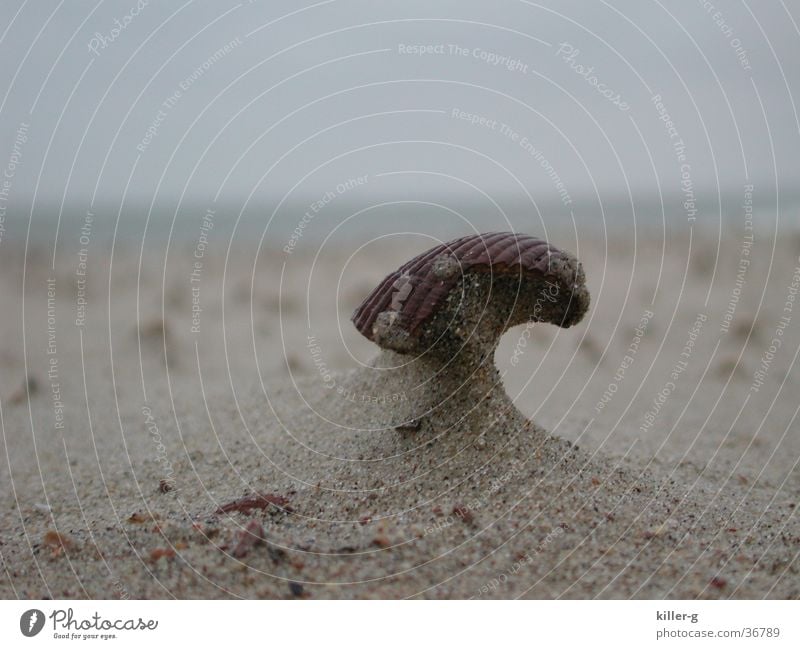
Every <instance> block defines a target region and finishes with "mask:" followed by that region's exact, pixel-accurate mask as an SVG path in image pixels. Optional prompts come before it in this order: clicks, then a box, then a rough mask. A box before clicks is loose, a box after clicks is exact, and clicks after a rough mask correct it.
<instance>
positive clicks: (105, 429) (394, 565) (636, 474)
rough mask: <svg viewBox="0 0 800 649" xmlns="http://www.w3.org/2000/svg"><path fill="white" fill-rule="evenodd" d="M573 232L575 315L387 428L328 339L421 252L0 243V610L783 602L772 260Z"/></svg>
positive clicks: (343, 340) (786, 241)
mask: <svg viewBox="0 0 800 649" xmlns="http://www.w3.org/2000/svg"><path fill="white" fill-rule="evenodd" d="M459 234H463V233H453V236H457V235H459ZM531 234H537V233H536V232H531ZM582 236H584V238H583V239H581V240H579V241H575V240H574V235H570V234H569V232H567V231H565V232H563V233H559V232H556V233H553V234H552V235H551V240H552V241H553V242H554V243H555V244H556V245H559V246H561V247H564V248H567V249H570V250H572V251H574V252H577V253H578V256H579V257H580V259H581V261H582V262H583V264H584V267H585V269H586V275H587V284H588V286H589V290H590V292H591V295H592V306H591V309H590V311H589V313H588V315H587V316H586V318H585V319H584V320H583V322H581V323H580V324H578V325H576V326H575V327H573V328H571V329H565V330H562V329H558V328H556V327H554V326H552V325H546V324H536V325H534V326H533V327H526V326H525V325H522V326H520V327H516V328H514V329H512V330H511V331H510V332H508V333H507V334H506V335H505V336H504V338H503V339H502V341H501V343H500V347H499V349H498V350H497V352H496V354H495V363H496V366H497V370H496V371H497V374H496V377H497V378H498V379H499V385H498V389H497V390H492V391H490V392H489V393H488V395H486V394H481V393H480V390H479V388H480V385H481V384H475V385H472V384H471V385H467V386H465V389H464V392H463V393H461V394H459V395H458V396H457V398H450V399H446V400H445V401H444V402H445V404H446V405H444V406H441V407H440V408H439V410H438V413H437V414H436V415H435V416H432V417H428V418H423V420H422V421H420V422H414V423H413V424H412V425H407V426H405V427H401V429H400V430H397V429H395V426H396V425H397V424H398V423H402V421H403V419H404V417H403V413H404V412H406V411H407V409H408V406H409V403H411V401H410V400H413V399H415V398H417V397H415V396H414V394H417V395H419V394H420V393H419V390H416V391H414V390H412V389H411V388H409V387H408V386H405V387H404V385H403V382H402V381H398V380H393V379H391V378H387V377H388V376H389V375H388V374H387V373H386V372H381V371H380V370H379V369H376V366H377V367H381V366H384V367H385V366H386V364H387V363H391V362H392V361H393V360H397V358H396V357H391V356H387V355H384V356H382V357H381V358H380V360H376V355H377V354H378V348H377V347H376V346H375V345H374V344H373V343H371V342H369V341H367V340H365V339H364V338H363V337H361V336H360V335H359V334H358V332H356V331H355V329H354V328H353V326H352V324H351V323H350V321H349V316H350V314H351V312H352V310H353V309H354V308H355V307H356V306H357V305H358V303H359V301H360V300H361V299H363V297H364V296H365V295H366V294H367V293H368V292H369V291H370V290H371V289H372V287H373V286H375V285H376V284H377V282H378V281H379V280H380V279H382V277H383V276H384V275H386V274H388V272H390V271H391V270H394V269H395V268H396V267H397V266H399V265H400V264H401V263H402V262H404V261H405V260H407V259H408V258H410V257H412V256H413V255H415V254H417V253H419V252H421V251H422V250H423V249H425V248H426V247H428V245H429V244H426V243H424V242H422V241H421V239H416V240H415V239H413V238H409V240H408V241H403V242H402V243H398V242H397V241H392V242H391V245H390V244H388V243H386V244H384V245H380V244H374V245H371V246H368V247H367V248H365V249H364V251H362V252H360V253H359V254H358V255H356V256H355V257H352V258H351V252H352V250H351V249H349V248H348V247H347V246H340V247H327V248H324V249H323V250H321V251H320V252H319V255H318V256H316V253H317V251H316V249H315V248H314V247H313V246H310V245H306V243H307V242H305V243H302V245H299V246H298V248H297V249H296V250H295V251H293V253H292V254H291V255H288V256H287V255H286V254H285V253H282V252H281V246H280V245H278V242H276V243H275V244H267V245H266V246H265V247H264V248H262V249H261V250H257V249H256V248H255V246H254V245H252V244H250V243H247V242H244V241H242V242H240V243H237V245H236V247H235V251H234V253H233V254H232V255H231V256H230V258H229V261H228V264H227V266H226V264H225V253H226V248H227V246H226V242H223V241H216V242H213V245H211V244H210V245H209V249H208V250H207V251H206V254H205V255H204V257H203V260H202V268H201V273H200V274H199V275H198V281H197V282H192V281H191V272H192V270H193V269H194V268H195V267H194V266H193V264H194V261H195V260H196V258H195V257H194V256H193V255H194V245H193V243H192V242H188V243H179V244H178V245H174V246H173V247H172V248H171V249H170V250H169V253H168V254H166V251H165V249H164V248H163V247H162V248H158V246H149V247H148V249H147V250H146V251H145V253H144V254H143V256H142V259H141V266H140V258H139V248H138V247H137V245H136V244H135V243H133V242H127V243H126V242H117V243H116V244H115V246H114V249H113V256H112V249H111V245H110V243H108V242H104V241H102V240H100V239H96V240H94V241H93V242H92V244H91V246H90V248H89V251H88V257H87V258H86V259H85V261H84V263H85V270H86V275H85V276H83V275H80V274H79V273H78V270H79V268H80V267H81V266H80V264H81V258H80V256H79V248H78V247H75V248H74V249H73V248H70V246H69V245H66V246H65V249H64V250H63V251H62V252H61V253H59V256H58V257H57V260H56V267H55V269H54V270H50V257H51V255H52V249H51V248H48V247H47V246H44V245H42V246H37V245H34V246H32V247H31V248H30V249H29V250H28V252H27V263H23V262H24V259H25V256H24V255H25V253H24V249H23V248H22V247H18V246H17V245H16V244H15V243H14V242H12V241H10V240H5V241H4V242H3V249H2V251H1V252H0V296H2V303H3V304H4V305H5V308H6V315H5V316H4V318H3V320H2V322H1V323H0V327H1V329H0V367H1V368H2V371H1V372H0V415H1V416H2V418H1V420H0V424H1V425H2V436H3V456H4V459H3V462H2V463H0V481H2V482H1V484H2V486H3V489H2V492H0V493H2V502H0V556H1V557H2V567H3V570H2V571H1V572H0V596H2V597H4V598H11V597H24V598H63V597H76V598H81V597H90V598H171V597H177V598H216V597H242V598H273V597H279V598H289V597H298V598H366V597H370V598H408V597H422V598H486V597H491V598H516V597H527V598H595V597H597V598H632V597H633V598H730V597H735V598H764V597H766V598H796V597H798V596H800V578H798V570H800V565H799V564H798V553H799V552H800V524H798V516H797V514H796V503H797V501H798V494H799V493H800V478H799V475H800V474H799V473H798V470H797V463H798V459H800V435H798V429H799V424H798V420H797V413H798V404H797V398H796V395H797V391H798V373H797V370H796V358H797V352H798V349H800V335H798V332H799V331H800V313H798V312H797V311H796V310H795V308H796V309H798V310H800V306H797V307H794V306H791V305H794V302H793V301H792V300H790V299H789V297H790V295H791V294H792V289H791V287H792V283H793V281H794V280H793V277H794V275H795V273H798V272H800V271H798V270H796V269H797V268H798V266H800V261H799V260H798V257H797V255H798V246H797V243H798V240H797V238H796V237H792V236H785V237H781V238H779V240H778V241H777V242H775V241H773V240H772V239H771V238H770V237H769V236H762V235H759V237H757V239H756V243H755V245H754V246H753V249H752V253H751V254H750V255H749V256H748V259H749V260H751V263H750V264H749V265H748V266H747V269H746V272H745V274H744V275H741V273H740V270H741V259H742V252H741V249H742V248H741V243H742V239H741V236H740V235H739V233H737V232H735V231H730V232H729V233H728V234H726V235H725V237H724V238H723V239H722V241H718V240H717V239H716V237H715V236H713V234H708V233H706V234H702V233H695V236H694V237H693V238H692V240H691V241H690V240H689V238H688V236H685V235H681V236H677V235H670V236H669V237H668V239H667V240H666V241H662V239H661V238H660V237H659V236H657V234H653V235H644V234H642V233H641V232H640V233H639V234H638V238H637V240H636V242H635V245H633V242H632V241H631V240H629V239H628V238H626V236H623V235H622V234H620V235H618V236H616V238H614V239H611V238H609V240H607V241H606V240H603V238H602V237H597V235H596V234H593V233H587V234H585V235H582ZM773 245H774V249H773ZM718 248H719V258H718V259H717V254H716V253H717V249H718ZM284 262H286V265H285V267H284ZM23 269H24V270H25V277H24V283H25V284H24V285H25V290H24V292H23V288H22V287H23ZM254 271H255V274H254ZM84 277H85V278H86V280H87V281H86V284H85V285H83V284H80V283H79V282H78V280H80V279H83V278H84ZM737 278H738V280H739V282H740V283H739V285H738V287H737ZM742 278H743V279H742ZM49 280H54V281H52V282H50V283H48V282H49ZM193 288H195V289H197V291H196V292H195V293H193V291H192V289H193ZM48 290H49V291H50V292H51V301H50V304H48ZM733 296H736V298H737V299H736V300H735V301H734V300H733ZM81 297H84V298H85V304H81V302H80V300H79V298H81ZM23 298H24V300H23ZM193 300H194V306H195V307H196V308H195V310H194V311H193V310H192V307H193ZM81 307H85V311H82V308H81ZM197 308H199V309H201V310H200V311H198V310H197ZM48 309H50V313H49V314H48ZM726 314H728V316H726ZM48 316H50V319H49V318H48ZM787 318H788V320H787ZM193 319H194V320H193ZM76 320H77V322H76ZM193 327H194V328H195V330H194V331H193ZM778 332H780V333H778ZM774 340H780V342H779V343H778V345H779V348H777V347H776V348H775V350H774V353H772V352H770V346H775V343H774V342H773V341H774ZM400 358H402V357H400ZM370 364H371V365H370ZM53 368H55V369H53ZM487 371H489V370H488V369H487ZM494 371H495V370H494V369H491V372H490V373H493V372H494ZM761 371H763V374H761V373H759V372H761ZM494 376H495V375H494V374H491V376H489V377H488V379H487V380H489V382H490V383H491V382H492V377H494ZM395 378H396V377H395ZM26 383H27V386H28V388H32V389H29V390H25V389H22V388H24V386H25V385H26ZM411 387H412V388H413V386H411ZM437 390H438V391H439V392H438V393H442V391H444V392H445V393H446V392H447V382H446V381H438V382H433V383H432V384H431V386H430V389H429V390H427V391H425V392H424V394H425V399H428V400H430V401H431V402H436V401H437V399H436V395H437ZM28 393H29V394H28ZM604 394H605V397H604ZM484 397H485V398H484ZM243 498H245V499H247V498H249V500H244V501H240V502H238V507H237V508H238V509H239V510H240V511H235V510H231V508H230V507H227V508H225V509H227V510H228V511H224V512H223V511H220V508H222V507H223V506H224V505H226V504H230V503H236V502H237V501H238V499H243Z"/></svg>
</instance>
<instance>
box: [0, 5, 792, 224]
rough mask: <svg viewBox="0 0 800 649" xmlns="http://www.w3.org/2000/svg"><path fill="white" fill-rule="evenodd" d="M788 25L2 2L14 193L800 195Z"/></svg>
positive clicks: (616, 14)
mask: <svg viewBox="0 0 800 649" xmlns="http://www.w3.org/2000/svg"><path fill="white" fill-rule="evenodd" d="M142 4H144V3H142ZM304 7H307V9H304ZM18 10H19V11H18ZM126 16H127V17H126ZM115 21H119V24H122V25H124V28H123V29H119V28H118V26H117V23H115ZM798 22H800V8H798V7H797V4H796V3H784V2H781V1H780V0H767V1H765V2H758V3H757V2H754V1H753V0H749V1H747V2H744V1H743V2H733V1H723V0H715V2H714V3H713V4H712V3H709V2H702V1H701V2H697V1H689V0H684V1H680V2H678V1H670V2H663V3H659V2H650V1H648V0H635V1H633V0H631V1H619V0H614V1H612V2H608V3H604V2H591V3H590V2H574V1H569V2H565V1H564V0H558V1H557V2H556V1H552V2H542V3H533V2H521V1H513V0H507V1H502V2H492V3H489V2H480V1H472V0H470V1H464V0H459V1H457V2H456V1H450V2H430V1H427V2H419V1H417V0H403V1H402V2H381V3H377V2H372V1H352V0H331V1H330V2H318V3H316V4H314V3H313V2H308V3H307V4H301V3H298V2H294V1H292V2H289V1H276V2H243V3H236V2H225V1H220V2H187V3H185V4H181V3H179V2H158V3H156V2H154V1H151V2H150V3H149V4H147V5H146V6H142V7H141V9H138V8H137V0H122V1H113V2H101V3H96V2H91V1H89V0H73V1H71V2H60V3H59V2H55V1H53V0H37V1H36V2H33V1H29V2H26V3H19V2H10V1H8V0H6V2H4V11H3V13H2V17H0V35H2V42H0V60H2V61H3V65H2V66H0V91H2V93H3V97H2V98H1V99H2V106H1V108H0V164H2V165H3V167H4V169H5V170H8V166H7V164H6V162H7V161H8V162H9V164H11V165H12V166H13V167H14V168H13V169H12V178H11V181H12V182H11V187H10V188H7V190H8V191H7V200H6V203H7V206H8V209H9V211H11V210H12V209H19V210H23V211H25V212H27V211H28V210H29V209H30V207H31V204H32V201H33V196H34V192H36V204H35V205H36V206H37V207H38V206H51V205H53V204H56V205H58V204H60V203H61V201H62V200H64V201H65V204H66V205H67V206H69V207H70V208H76V209H79V210H82V209H85V208H86V207H87V206H88V205H90V203H91V202H92V200H93V199H94V201H95V203H94V204H95V205H97V204H102V205H106V204H110V205H113V206H118V205H119V203H120V201H121V199H122V196H123V194H124V192H125V191H126V187H127V197H128V201H129V202H131V203H139V202H141V201H145V204H149V201H150V200H151V199H152V198H153V197H155V199H156V205H159V206H162V205H165V206H168V207H169V208H172V207H173V206H174V205H175V204H177V201H178V200H179V199H181V200H182V201H184V202H187V203H192V204H200V205H209V204H211V203H212V202H213V201H214V200H215V199H218V202H219V203H222V204H232V205H235V206H236V207H240V206H241V205H242V204H243V203H244V201H245V200H246V199H247V198H248V196H250V194H251V193H252V196H253V198H252V199H251V202H253V204H256V203H257V204H269V205H274V204H275V203H276V202H277V201H279V200H280V199H281V198H284V197H285V198H286V200H287V204H289V203H296V204H300V205H306V204H310V202H311V201H313V200H315V199H318V198H323V197H324V196H326V195H327V193H328V192H332V193H333V194H335V196H336V199H341V198H342V197H343V196H344V195H345V194H347V195H348V197H349V199H352V202H354V203H355V204H358V202H359V201H367V202H365V203H364V204H367V203H368V202H374V201H376V200H383V199H385V200H403V199H413V200H432V199H433V198H434V197H450V198H453V197H455V198H457V199H458V200H463V201H479V202H480V201H489V198H494V197H496V196H505V197H509V196H510V197H513V198H514V200H520V201H524V200H527V196H528V195H529V194H530V195H531V196H533V197H534V198H535V199H536V200H537V201H540V202H541V203H542V204H544V205H550V206H553V209H555V210H557V211H558V210H563V211H565V212H568V211H569V209H570V208H576V206H578V207H580V206H584V207H587V208H592V206H594V205H596V204H597V197H596V196H595V193H598V194H599V196H600V197H601V198H602V199H603V200H611V199H612V198H614V197H619V196H620V195H622V196H624V195H625V194H626V193H627V192H628V191H629V190H630V191H631V192H632V193H633V195H634V196H635V197H636V198H637V200H639V199H641V200H643V201H653V200H657V197H658V191H659V189H660V190H661V191H662V192H663V193H664V194H665V195H668V196H673V197H674V196H677V197H678V198H681V197H684V198H685V197H686V196H688V194H687V192H688V190H689V188H690V189H691V190H692V191H693V192H694V193H695V199H696V200H700V199H699V198H698V197H706V196H711V197H712V198H713V197H714V196H716V193H717V191H718V188H719V189H720V191H722V192H723V193H725V194H726V195H728V196H731V197H732V198H731V201H732V205H733V206H736V205H737V204H738V203H740V202H741V200H742V198H741V196H742V194H743V191H744V190H743V187H744V185H746V184H748V183H751V184H753V185H754V188H755V196H756V198H757V200H766V199H767V198H770V199H774V196H775V191H776V186H777V187H780V189H781V191H782V192H785V194H786V195H787V196H788V195H789V194H791V193H793V192H794V191H795V188H796V187H797V186H798V185H797V183H798V180H799V178H798V175H800V164H798V157H800V156H799V155H798V151H800V127H798V115H797V110H798V108H797V107H798V104H800V89H799V88H798V81H799V80H800V79H799V76H800V70H799V69H798V66H800V57H798V56H797V53H798V52H800V32H799V31H798V26H797V23H798ZM115 28H117V31H115ZM226 44H227V45H228V47H227V50H226V49H225V46H226ZM411 46H431V48H429V49H432V51H429V52H427V53H426V54H424V55H419V54H416V53H414V50H413V47H411ZM451 46H452V47H451ZM654 95H660V96H661V98H662V101H661V103H658V102H656V101H654V100H653V97H654ZM170 98H172V101H171V102H170ZM454 109H457V111H458V112H457V113H456V114H455V116H454V112H453V111H454ZM465 114H466V115H468V116H467V117H464V115H465ZM471 115H475V116H476V118H475V119H476V120H480V119H481V118H483V121H479V122H478V123H476V124H472V123H471V122H470V119H471V118H470V117H469V116H471ZM667 116H668V117H669V119H670V120H671V121H672V122H673V130H672V131H670V130H669V129H668V125H667V124H666V122H665V121H664V120H666V119H667ZM503 125H506V127H503ZM148 130H149V133H148ZM22 135H24V136H25V137H22ZM22 140H26V141H24V142H23V141H22ZM681 141H682V143H683V145H680V143H681ZM364 176H366V177H367V179H366V180H365V181H364V182H362V183H361V184H360V185H358V184H355V185H354V186H353V187H350V186H349V185H348V186H347V187H345V188H344V189H343V190H341V191H340V189H341V187H340V184H341V183H346V181H347V180H348V179H356V178H358V177H364ZM682 180H683V181H684V185H681V181H682ZM337 188H339V189H337ZM486 195H488V196H489V198H487V196H486ZM708 200H709V199H706V198H702V201H705V202H704V203H702V205H700V207H702V208H708V207H709V204H708ZM342 202H344V201H342ZM488 204H490V202H487V205H488ZM675 205H676V206H680V205H679V203H677V202H676V203H675ZM683 209H684V210H685V211H686V216H687V217H690V216H691V209H692V208H691V207H686V208H683Z"/></svg>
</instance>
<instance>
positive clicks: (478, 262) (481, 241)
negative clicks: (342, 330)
mask: <svg viewBox="0 0 800 649" xmlns="http://www.w3.org/2000/svg"><path fill="white" fill-rule="evenodd" d="M558 258H561V259H564V260H565V261H571V262H574V258H573V257H572V255H570V254H569V253H566V252H562V251H561V250H559V249H558V248H555V247H553V246H551V245H550V244H549V243H547V242H546V241H543V240H542V239H537V238H536V237H532V236H529V235H527V234H517V233H514V232H486V233H483V234H472V235H469V236H465V237H461V238H460V239H454V240H453V241H449V242H447V243H443V244H440V245H438V246H436V247H434V248H431V249H430V250H428V251H427V252H424V253H422V254H421V255H418V256H417V257H414V259H412V260H411V261H408V262H406V263H405V264H403V265H402V266H401V267H400V268H398V269H397V270H396V271H394V272H393V273H391V274H390V275H389V276H387V277H386V278H385V279H384V280H383V281H382V282H381V283H380V284H379V285H378V286H377V288H375V290H373V291H372V293H370V295H369V296H368V297H367V299H366V300H364V302H363V303H362V304H361V306H359V307H358V308H357V309H356V310H355V312H354V313H353V316H352V321H353V323H354V324H355V326H356V328H357V329H358V330H359V332H361V334H362V335H364V336H365V337H366V338H368V339H369V340H372V341H375V342H377V341H376V340H375V336H374V331H373V326H374V324H375V320H376V319H377V317H378V315H379V314H381V313H383V312H384V311H393V312H396V313H397V315H398V318H399V320H400V323H401V325H402V328H403V329H404V330H405V331H407V332H408V333H409V334H413V333H414V332H415V331H417V329H418V328H419V327H420V326H421V325H422V324H423V323H424V322H425V321H426V320H428V318H430V317H431V316H432V315H433V314H434V313H435V312H436V310H437V308H438V306H439V305H440V303H441V302H442V301H443V300H444V298H446V297H447V294H448V293H449V292H450V291H451V290H452V288H453V287H454V286H455V285H456V284H457V283H458V282H459V280H460V279H461V277H462V275H463V273H465V272H467V271H469V270H472V271H478V272H480V271H483V272H491V273H497V274H507V273H516V274H519V273H526V272H538V273H541V274H542V275H544V276H547V275H548V274H550V270H551V264H552V262H553V261H555V260H556V259H558ZM448 259H450V260H453V261H452V262H451V263H452V265H453V268H450V269H448V268H447V265H446V264H444V265H443V264H442V263H441V262H442V261H445V262H447V261H448ZM453 271H454V272H453Z"/></svg>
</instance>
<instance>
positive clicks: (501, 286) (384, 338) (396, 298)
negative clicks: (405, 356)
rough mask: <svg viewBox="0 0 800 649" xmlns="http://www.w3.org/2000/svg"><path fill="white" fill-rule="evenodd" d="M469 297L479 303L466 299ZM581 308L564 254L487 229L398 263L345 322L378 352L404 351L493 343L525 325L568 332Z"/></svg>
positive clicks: (582, 298) (573, 270)
mask: <svg viewBox="0 0 800 649" xmlns="http://www.w3.org/2000/svg"><path fill="white" fill-rule="evenodd" d="M459 289H460V290H459ZM472 295H480V298H481V299H472V301H470V297H471V296H472ZM588 306H589V293H588V291H587V289H586V286H585V275H584V272H583V268H582V266H581V264H580V263H579V262H578V261H577V259H575V257H573V256H572V255H571V254H569V253H567V252H564V251H562V250H559V249H558V248H556V247H554V246H552V245H550V244H549V243H547V242H546V241H543V240H542V239H538V238H536V237H532V236H529V235H526V234H517V233H513V232H488V233H484V234H473V235H468V236H465V237H461V238H459V239H455V240H453V241H449V242H447V243H443V244H440V245H438V246H435V247H433V248H431V249H430V250H428V251H427V252H424V253H422V254H421V255H418V256H417V257H415V258H414V259H412V260H410V261H408V262H407V263H405V264H403V265H402V266H401V267H400V268H398V269H397V270H396V271H394V272H393V273H391V274H390V275H388V276H387V277H386V278H385V279H384V280H383V281H382V282H381V283H380V284H379V285H378V286H377V287H376V288H375V289H374V290H373V291H372V293H370V294H369V296H367V298H366V299H365V300H364V302H363V303H362V304H361V306H359V307H358V308H357V309H356V310H355V312H354V313H353V316H352V321H353V323H354V324H355V326H356V328H357V329H358V331H359V332H360V333H361V334H362V335H364V336H365V337H366V338H368V339H369V340H371V341H373V342H375V343H376V344H378V345H379V346H381V347H382V348H384V349H391V350H394V351H397V352H401V353H411V352H415V351H421V350H422V349H426V348H428V349H430V348H431V346H432V345H435V344H436V343H437V341H441V340H446V339H448V338H452V337H453V336H455V337H456V338H459V339H460V340H461V341H462V342H464V341H465V340H466V339H468V338H469V336H471V335H477V336H478V337H479V338H481V342H482V344H483V346H485V344H486V342H487V340H490V341H491V342H493V343H496V341H497V340H499V337H500V335H502V332H503V331H505V330H506V329H508V328H509V327H510V326H513V325H515V324H520V323H522V322H527V321H536V322H550V323H552V324H556V325H558V326H560V327H569V326H572V325H573V324H575V323H577V322H578V321H580V320H581V318H582V317H583V315H584V314H585V313H586V310H587V309H588ZM483 322H488V323H489V325H490V326H483V325H482V323H483ZM481 327H483V329H481Z"/></svg>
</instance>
